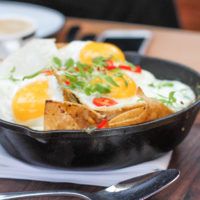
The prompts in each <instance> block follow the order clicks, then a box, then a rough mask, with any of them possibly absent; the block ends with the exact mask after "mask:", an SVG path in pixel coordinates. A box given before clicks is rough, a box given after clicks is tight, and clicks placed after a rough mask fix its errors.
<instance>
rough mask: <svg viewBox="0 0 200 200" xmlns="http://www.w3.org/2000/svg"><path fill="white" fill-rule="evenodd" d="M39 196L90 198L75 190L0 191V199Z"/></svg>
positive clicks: (89, 199)
mask: <svg viewBox="0 0 200 200" xmlns="http://www.w3.org/2000/svg"><path fill="white" fill-rule="evenodd" d="M39 196H69V197H79V198H82V199H86V200H91V198H89V195H88V194H87V193H82V192H77V191H73V190H63V191H62V190H59V191H56V190H54V191H53V190H52V191H35V192H34V191H33V192H8V193H1V194H0V200H6V199H19V198H27V197H39Z"/></svg>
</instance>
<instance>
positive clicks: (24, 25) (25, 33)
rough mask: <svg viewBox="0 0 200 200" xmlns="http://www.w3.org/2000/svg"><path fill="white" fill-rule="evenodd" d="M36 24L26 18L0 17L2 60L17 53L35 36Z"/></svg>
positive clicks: (0, 56)
mask: <svg viewBox="0 0 200 200" xmlns="http://www.w3.org/2000/svg"><path fill="white" fill-rule="evenodd" d="M36 30H37V25H36V23H35V22H34V21H33V20H32V19H30V18H28V17H25V16H19V15H4V16H0V59H4V58H5V57H7V56H8V55H9V54H10V53H12V52H14V51H16V50H17V49H18V48H20V47H21V46H22V45H23V44H24V43H25V42H27V41H28V40H30V39H31V38H33V37H34V36H35V32H36Z"/></svg>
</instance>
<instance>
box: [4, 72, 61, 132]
mask: <svg viewBox="0 0 200 200" xmlns="http://www.w3.org/2000/svg"><path fill="white" fill-rule="evenodd" d="M1 83H2V84H3V85H4V86H5V87H1V88H0V94H1V96H3V97H4V98H5V100H3V101H4V102H7V103H6V104H5V107H2V108H1V110H0V115H1V116H3V118H4V119H7V120H8V121H11V122H13V121H14V122H16V123H18V124H22V125H25V126H28V127H31V128H33V129H37V130H43V117H44V110H45V101H46V100H55V101H61V102H62V101H63V100H64V98H63V94H62V91H61V88H60V86H59V85H58V83H57V80H56V78H55V77H54V76H45V75H43V74H41V75H39V76H37V77H36V78H33V79H30V80H24V81H20V82H16V83H13V82H12V81H8V80H7V81H1ZM2 88H3V89H2ZM8 89H9V90H8ZM6 90H7V91H6ZM8 91H9V92H8ZM6 99H7V101H6ZM8 99H9V101H8Z"/></svg>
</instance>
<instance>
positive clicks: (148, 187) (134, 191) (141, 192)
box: [0, 169, 180, 200]
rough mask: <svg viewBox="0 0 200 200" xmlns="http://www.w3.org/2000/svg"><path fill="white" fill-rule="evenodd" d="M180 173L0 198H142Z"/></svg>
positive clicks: (2, 194) (166, 172) (167, 173)
mask: <svg viewBox="0 0 200 200" xmlns="http://www.w3.org/2000/svg"><path fill="white" fill-rule="evenodd" d="M179 175H180V173H179V171H178V170H176V169H168V170H163V171H159V172H154V173H151V174H148V175H144V176H140V177H137V178H134V179H130V180H127V181H124V182H121V183H118V184H117V185H112V186H110V187H108V188H106V189H104V190H101V191H99V192H96V193H89V192H79V191H72V190H57V191H56V190H55V191H36V192H11V193H1V194H0V200H5V199H19V198H27V197H39V196H68V197H69V196H70V197H79V198H81V199H86V200H143V199H147V198H148V197H151V196H152V195H154V194H156V193H158V192H160V191H161V190H163V189H164V188H166V187H167V186H168V185H170V184H171V183H173V182H174V181H175V180H176V179H177V178H178V177H179Z"/></svg>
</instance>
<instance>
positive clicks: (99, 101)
mask: <svg viewBox="0 0 200 200" xmlns="http://www.w3.org/2000/svg"><path fill="white" fill-rule="evenodd" d="M93 104H94V105H96V106H113V105H115V104H117V102H116V101H115V100H113V99H109V98H105V97H100V98H94V99H93Z"/></svg>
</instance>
